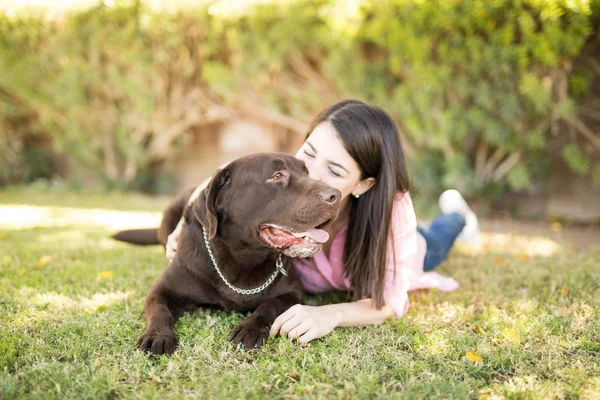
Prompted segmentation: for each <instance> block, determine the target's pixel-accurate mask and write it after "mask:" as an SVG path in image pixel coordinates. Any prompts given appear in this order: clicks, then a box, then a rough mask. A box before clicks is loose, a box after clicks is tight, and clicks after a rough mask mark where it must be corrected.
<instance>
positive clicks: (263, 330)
mask: <svg viewBox="0 0 600 400" xmlns="http://www.w3.org/2000/svg"><path fill="white" fill-rule="evenodd" d="M301 300H302V298H301V296H298V295H297V294H292V293H287V294H283V295H281V296H278V297H275V298H273V299H269V300H267V301H265V302H264V303H262V304H261V305H260V306H258V308H257V309H256V311H254V313H252V315H251V316H249V317H248V318H246V319H245V320H244V321H242V322H241V323H240V324H238V325H237V326H236V327H235V328H233V330H232V331H231V332H230V333H229V340H230V341H231V342H232V343H233V344H234V345H236V346H237V345H239V346H240V347H241V348H243V349H248V350H251V349H257V348H259V347H260V346H262V345H263V344H265V342H266V341H267V338H268V337H269V329H271V325H272V324H273V321H275V318H277V317H278V316H279V315H280V314H281V313H283V312H284V311H285V310H287V309H288V308H290V307H291V306H293V305H294V304H297V303H300V302H301Z"/></svg>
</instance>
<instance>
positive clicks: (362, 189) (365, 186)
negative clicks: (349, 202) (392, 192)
mask: <svg viewBox="0 0 600 400" xmlns="http://www.w3.org/2000/svg"><path fill="white" fill-rule="evenodd" d="M376 182H377V181H376V180H375V178H372V177H371V178H367V179H363V180H362V181H360V182H358V183H357V184H356V186H355V187H354V190H353V191H352V195H354V196H356V195H359V196H360V195H361V194H363V193H366V192H368V191H369V190H370V189H371V188H372V187H373V186H375V183H376Z"/></svg>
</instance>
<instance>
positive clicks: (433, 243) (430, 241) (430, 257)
mask: <svg viewBox="0 0 600 400" xmlns="http://www.w3.org/2000/svg"><path fill="white" fill-rule="evenodd" d="M464 227H465V217H463V216H462V215H461V214H459V213H457V212H453V213H450V214H440V215H438V216H437V217H435V219H434V220H433V222H432V223H431V225H430V226H429V227H428V228H425V227H418V228H417V231H418V232H419V233H420V234H421V235H422V236H423V237H424V238H425V242H426V243H427V252H426V253H425V261H424V262H423V271H431V270H432V269H434V268H435V267H437V266H438V265H440V264H441V263H442V261H444V260H445V259H446V257H447V256H448V252H449V251H450V249H451V248H452V245H453V244H454V241H455V240H456V237H457V236H458V235H459V234H460V232H461V231H462V230H463V228H464Z"/></svg>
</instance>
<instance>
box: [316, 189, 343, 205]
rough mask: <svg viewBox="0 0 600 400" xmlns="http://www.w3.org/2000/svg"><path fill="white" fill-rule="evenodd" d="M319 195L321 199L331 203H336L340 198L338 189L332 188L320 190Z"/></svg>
mask: <svg viewBox="0 0 600 400" xmlns="http://www.w3.org/2000/svg"><path fill="white" fill-rule="evenodd" d="M319 195H320V196H321V198H322V199H323V201H325V202H326V203H328V204H331V205H334V204H336V203H337V202H338V201H339V199H340V195H339V191H338V190H337V189H333V188H329V189H325V190H321V193H319Z"/></svg>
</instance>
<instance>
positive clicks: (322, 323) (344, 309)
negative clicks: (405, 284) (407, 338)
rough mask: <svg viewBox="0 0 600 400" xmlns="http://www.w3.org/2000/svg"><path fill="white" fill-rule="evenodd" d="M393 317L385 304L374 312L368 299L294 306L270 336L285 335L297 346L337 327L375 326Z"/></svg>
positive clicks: (280, 317)
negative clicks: (296, 342)
mask: <svg viewBox="0 0 600 400" xmlns="http://www.w3.org/2000/svg"><path fill="white" fill-rule="evenodd" d="M393 315H394V311H393V309H392V307H390V306H389V305H387V304H386V305H385V306H383V308H381V309H380V310H378V309H376V308H375V307H374V306H373V301H372V300H371V299H363V300H359V301H355V302H352V303H339V304H328V305H324V306H319V307H312V306H305V305H301V304H296V305H295V306H293V307H290V308H289V309H288V310H287V311H286V312H284V313H283V314H281V315H280V316H279V317H277V319H276V320H275V322H273V326H272V327H271V335H273V336H274V335H277V334H280V335H282V336H283V335H287V336H288V337H289V338H296V339H298V342H299V343H300V344H307V343H308V342H310V341H311V340H313V339H316V338H319V337H322V336H325V335H327V334H329V333H330V332H331V331H332V330H333V329H334V328H336V327H338V326H342V327H348V326H363V325H379V324H382V323H384V322H385V321H386V320H387V319H389V318H390V317H392V316H393Z"/></svg>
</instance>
